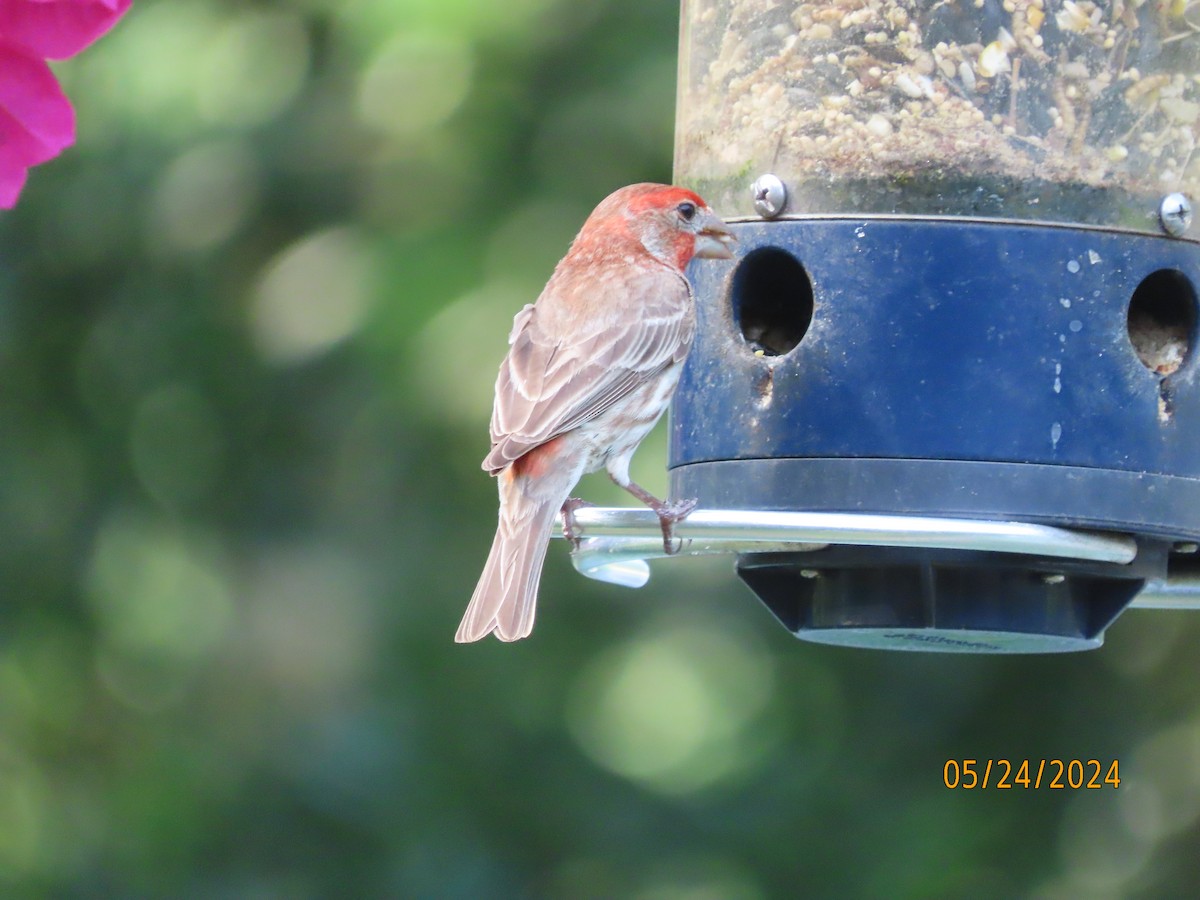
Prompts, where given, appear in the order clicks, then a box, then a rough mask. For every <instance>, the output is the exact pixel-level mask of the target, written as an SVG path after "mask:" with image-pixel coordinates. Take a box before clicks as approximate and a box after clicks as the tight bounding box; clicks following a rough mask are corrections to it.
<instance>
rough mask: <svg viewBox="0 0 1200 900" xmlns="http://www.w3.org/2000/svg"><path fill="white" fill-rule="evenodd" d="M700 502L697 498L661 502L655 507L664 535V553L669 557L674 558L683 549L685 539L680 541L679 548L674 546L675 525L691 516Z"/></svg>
mask: <svg viewBox="0 0 1200 900" xmlns="http://www.w3.org/2000/svg"><path fill="white" fill-rule="evenodd" d="M699 502H700V501H699V500H697V499H696V498H695V497H693V498H691V499H690V500H675V501H667V502H661V503H659V504H658V505H657V506H655V507H654V512H655V514H656V515H657V516H658V523H659V525H661V526H662V534H663V551H664V552H665V553H666V554H667V556H674V555H675V554H676V553H678V552H679V551H680V550H682V549H683V539H682V538H680V539H679V546H677V547H676V546H674V545H673V544H672V541H674V540H675V523H676V522H682V521H683V520H684V519H686V518H687V517H688V516H689V515H691V513H692V510H694V509H695V508H696V505H697V504H698V503H699Z"/></svg>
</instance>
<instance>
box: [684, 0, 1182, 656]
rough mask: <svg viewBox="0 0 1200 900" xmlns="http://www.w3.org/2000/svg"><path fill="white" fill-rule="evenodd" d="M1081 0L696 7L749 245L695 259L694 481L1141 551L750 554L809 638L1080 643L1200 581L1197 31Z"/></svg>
mask: <svg viewBox="0 0 1200 900" xmlns="http://www.w3.org/2000/svg"><path fill="white" fill-rule="evenodd" d="M1059 6H1061V5H1058V6H1047V5H1043V4H1023V3H1017V4H1016V5H1015V6H1014V5H1013V4H1002V3H999V2H997V0H981V2H977V3H974V4H972V3H965V2H959V3H945V2H940V0H879V2H872V3H869V4H851V5H850V6H848V7H847V8H846V9H845V10H841V9H837V8H825V7H822V6H821V5H820V4H817V5H815V6H814V5H812V4H809V3H805V2H802V0H779V2H771V3H765V2H762V0H703V2H700V0H683V4H682V27H681V33H680V34H681V37H680V64H679V91H678V102H677V104H676V130H675V178H676V180H677V181H679V182H680V183H683V184H687V185H689V186H690V187H694V188H695V189H696V190H697V191H698V192H699V193H700V195H701V196H703V197H704V198H705V199H706V200H707V201H708V203H709V204H710V205H711V206H712V207H713V208H714V209H716V210H717V211H718V212H720V213H721V214H722V215H724V216H725V217H726V218H727V219H728V220H730V221H731V222H733V223H735V225H734V228H735V230H736V233H737V237H738V239H739V241H740V244H739V247H738V258H737V259H736V260H735V261H734V262H733V264H732V265H730V264H720V263H712V262H704V261H701V262H698V263H697V264H695V265H694V266H693V267H692V271H691V276H692V278H693V280H694V284H695V287H696V294H697V302H698V307H699V311H700V314H699V332H698V335H697V339H696V344H695V347H694V349H693V352H692V355H691V357H690V358H689V360H688V363H687V366H686V368H685V371H684V374H683V378H682V381H681V383H680V386H679V391H678V394H677V395H676V399H675V404H674V407H673V413H672V418H671V450H670V467H671V492H672V495H673V496H675V497H680V498H683V497H696V498H698V500H699V502H700V508H701V510H703V509H711V510H743V511H748V510H757V511H764V512H765V511H776V512H777V513H778V511H789V512H790V513H794V514H799V513H802V512H805V511H807V512H808V513H810V514H812V515H817V514H824V515H830V514H839V513H840V514H846V513H852V514H868V513H874V514H877V515H890V516H897V517H910V523H911V524H910V525H909V526H908V527H910V528H911V529H912V530H913V532H914V533H916V532H918V531H920V529H921V528H923V527H926V525H923V524H922V522H923V520H924V519H927V518H929V517H943V518H951V519H955V520H959V521H963V522H964V523H974V526H967V525H964V528H967V527H978V528H979V529H980V531H986V530H987V526H994V525H996V523H998V522H1015V523H1026V524H1028V525H1029V526H1030V527H1037V528H1046V526H1053V528H1052V529H1051V530H1054V531H1063V530H1064V529H1066V530H1074V531H1072V532H1071V533H1074V534H1078V533H1079V530H1081V529H1083V530H1086V529H1092V530H1095V531H1097V532H1101V533H1103V534H1104V535H1106V536H1107V537H1106V540H1111V539H1115V536H1117V535H1124V536H1128V537H1131V538H1132V539H1133V540H1134V541H1135V542H1136V544H1137V550H1136V554H1134V555H1133V561H1132V562H1128V561H1116V560H1114V559H1108V560H1107V561H1105V562H1094V561H1093V562H1085V561H1083V560H1082V559H1079V558H1075V559H1066V560H1064V559H1063V558H1056V557H1055V556H1054V555H1053V554H1051V553H1049V552H1046V553H1045V555H1043V556H1039V555H1037V554H1036V553H1035V554H1032V555H1025V556H1021V555H1016V554H1014V553H1010V552H993V548H990V547H985V548H984V549H980V548H979V547H973V548H972V549H971V551H970V552H966V551H964V550H962V549H961V547H960V548H959V549H950V548H951V545H950V544H949V543H947V544H945V545H937V546H935V547H934V548H933V549H931V548H930V547H929V546H925V547H923V548H921V549H918V548H917V544H916V543H914V542H913V541H911V540H907V541H906V540H905V538H906V535H904V534H901V533H897V540H896V542H895V544H894V545H891V544H889V545H881V546H873V547H867V546H853V545H851V546H846V545H844V544H843V545H839V546H835V547H830V548H826V549H824V550H821V549H812V548H808V549H805V550H803V551H796V552H792V551H789V552H786V553H779V552H772V553H760V552H757V551H756V550H753V548H752V550H751V551H749V552H743V553H742V555H741V556H740V557H739V562H738V571H739V573H740V575H741V577H742V578H743V579H744V580H745V581H746V582H747V583H748V584H749V585H750V587H751V588H752V589H753V590H754V591H755V592H756V593H757V594H758V595H759V596H760V597H761V598H762V599H763V600H764V601H765V603H766V604H767V606H768V607H769V608H770V609H771V611H772V612H773V613H774V614H775V615H776V616H777V617H778V618H779V619H780V620H781V621H782V622H783V623H784V625H786V626H787V627H788V628H789V629H790V630H792V631H793V632H795V633H796V634H798V635H800V636H801V637H806V638H810V639H813V640H819V641H827V642H831V643H843V644H858V645H865V646H877V647H892V648H898V649H899V648H903V649H926V650H960V651H967V652H1006V651H1029V652H1039V651H1051V650H1072V649H1084V648H1088V647H1095V646H1097V645H1098V644H1100V642H1101V641H1102V639H1103V634H1104V629H1105V628H1106V627H1107V625H1108V624H1109V623H1111V622H1112V621H1113V619H1115V618H1116V616H1117V615H1119V614H1120V612H1121V611H1122V610H1123V609H1124V608H1125V607H1126V606H1127V605H1128V604H1129V603H1130V601H1131V600H1132V599H1133V598H1134V597H1135V596H1137V595H1139V594H1140V595H1141V596H1139V599H1138V600H1137V603H1138V605H1143V603H1144V598H1145V597H1147V596H1148V595H1150V594H1153V595H1155V596H1157V597H1158V600H1157V601H1156V602H1161V603H1162V604H1164V605H1165V604H1167V603H1170V602H1171V600H1172V598H1173V597H1176V596H1178V595H1179V594H1180V593H1181V592H1183V591H1184V590H1190V591H1193V594H1194V596H1195V597H1198V598H1200V588H1198V586H1200V578H1197V577H1196V576H1197V574H1198V573H1200V569H1197V568H1196V567H1195V566H1192V567H1191V568H1189V567H1188V561H1189V560H1196V559H1197V558H1198V557H1200V554H1196V552H1195V551H1196V547H1197V542H1200V384H1197V376H1196V368H1197V361H1196V355H1197V354H1196V353H1195V352H1194V347H1195V344H1196V340H1197V335H1196V329H1197V297H1196V288H1197V285H1200V244H1198V243H1197V242H1196V234H1195V229H1192V202H1193V201H1194V200H1195V199H1196V198H1198V197H1200V153H1197V152H1196V146H1197V138H1196V135H1197V127H1200V68H1198V66H1200V33H1198V32H1197V31H1196V30H1195V29H1194V28H1193V27H1192V26H1191V25H1189V24H1187V23H1186V22H1182V21H1180V20H1177V19H1176V18H1173V17H1170V16H1162V15H1160V14H1158V13H1156V12H1155V10H1154V9H1153V8H1152V6H1153V5H1152V4H1145V5H1143V6H1141V7H1138V8H1136V9H1135V8H1134V7H1132V6H1129V5H1128V4H1127V5H1126V7H1127V8H1126V10H1125V12H1124V13H1122V14H1120V15H1115V14H1114V15H1112V16H1108V15H1107V14H1106V13H1104V12H1103V10H1101V9H1100V8H1097V9H1096V10H1092V11H1091V12H1085V13H1079V10H1077V9H1075V8H1074V7H1062V8H1061V9H1060V8H1059ZM1189 198H1190V199H1189ZM926 524H927V523H926ZM1048 540H1049V539H1048ZM1121 540H1123V541H1124V540H1125V538H1121ZM741 549H742V548H739V551H740V550H741ZM764 549H766V548H764ZM769 549H771V550H773V551H776V550H779V549H780V548H779V547H778V546H775V547H771V548H769ZM996 549H1001V548H996ZM1037 549H1038V550H1043V551H1049V549H1050V544H1049V543H1044V544H1038V545H1037ZM1189 551H1190V552H1189ZM1022 552H1024V551H1022ZM1177 575H1178V576H1180V577H1179V578H1176V576H1177ZM1163 584H1166V585H1167V587H1168V588H1171V590H1168V591H1163V590H1161V589H1160V586H1161V585H1163ZM1147 585H1149V588H1146V587H1145V586H1147ZM1172 585H1173V586H1172ZM1147 605H1149V604H1147Z"/></svg>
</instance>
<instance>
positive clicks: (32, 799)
mask: <svg viewBox="0 0 1200 900" xmlns="http://www.w3.org/2000/svg"><path fill="white" fill-rule="evenodd" d="M676 32H677V9H676V7H675V6H674V5H672V4H663V3H647V2H644V0H607V2H590V3H583V4H578V3H571V2H568V0H507V2H503V3H493V2H490V0H349V2H335V0H292V2H282V0H281V2H274V3H265V2H264V3H246V2H232V0H225V2H222V0H158V2H152V0H139V2H138V3H137V4H136V6H135V8H134V10H133V11H132V13H131V14H130V15H129V16H128V17H127V18H126V20H125V21H123V22H122V23H121V25H120V26H119V27H118V28H117V30H116V31H115V32H114V33H113V34H111V35H110V36H109V37H107V38H105V39H104V40H102V41H101V42H100V43H99V44H97V45H96V46H95V47H93V48H92V49H90V50H89V51H88V52H87V53H85V54H83V55H82V56H81V57H79V58H78V59H76V60H73V61H71V62H70V63H68V64H64V65H62V66H60V67H59V72H60V74H61V76H62V78H63V80H64V83H65V84H66V86H67V89H68V91H69V92H70V94H71V96H72V97H73V99H74V101H75V103H76V105H77V108H78V112H79V123H80V127H79V144H78V146H77V147H76V148H74V149H72V150H70V151H68V152H67V153H66V154H65V155H64V156H63V157H62V158H60V159H59V160H56V161H54V162H53V163H51V164H49V165H46V166H43V167H41V168H39V169H37V170H35V171H34V172H33V173H32V176H31V179H30V184H29V187H28V189H27V191H26V193H25V196H24V197H23V198H22V200H21V203H20V204H19V206H18V208H17V209H16V210H15V211H13V212H11V213H7V214H5V215H4V216H3V218H2V219H0V423H2V425H0V473H2V478H0V894H2V895H4V896H31V897H37V896H56V897H90V896H100V897H104V896H112V897H239V898H241V897H253V898H267V897H271V898H273V897H279V898H285V897H286V898H307V897H334V896H337V897H346V896H361V897H374V896H379V897H382V896H394V897H464V898H477V897H539V898H540V897H545V898H572V900H574V898H588V897H595V898H600V897H632V898H643V900H650V898H654V900H658V898H688V900H701V898H713V900H724V898H733V900H741V898H745V900H755V898H766V897H785V896H797V895H802V896H829V897H833V896H839V897H852V896H862V897H867V896H872V897H914V898H916V897H951V896H971V897H1011V896H1021V895H1024V896H1037V897H1044V898H1059V897H1062V898H1067V897H1081V896H1087V897H1119V896H1139V895H1140V896H1154V897H1166V896H1185V895H1189V893H1190V892H1189V890H1188V889H1189V887H1191V888H1194V887H1195V886H1196V885H1197V884H1198V883H1200V862H1198V860H1200V856H1197V854H1196V853H1195V847H1196V844H1197V841H1198V840H1200V824H1198V816H1200V699H1198V697H1200V690H1198V688H1197V685H1198V684H1200V654H1197V653H1196V649H1195V648H1196V647H1197V646H1198V645H1200V623H1198V622H1197V621H1196V619H1195V618H1194V617H1192V616H1189V615H1188V614H1182V613H1178V614H1169V613H1155V612H1134V613H1130V614H1127V615H1126V616H1125V617H1123V618H1122V619H1121V620H1120V621H1119V622H1118V623H1117V624H1116V626H1114V628H1113V629H1112V631H1111V632H1110V635H1109V641H1108V645H1107V646H1106V647H1105V648H1104V649H1103V650H1101V651H1098V652H1094V653H1088V654H1081V655H1071V656H1066V657H1061V658H1036V657H1035V658H1013V659H993V658H972V657H941V656H926V655H919V654H918V655H896V654H882V653H870V652H865V651H849V650H838V649H832V648H826V647H820V646H814V645H807V644H802V643H799V642H797V641H795V640H794V639H792V638H791V637H790V636H789V635H787V634H786V633H784V631H783V630H782V629H780V628H778V627H777V626H776V625H774V624H773V622H772V621H771V620H770V618H769V616H768V615H767V614H766V613H765V612H764V611H763V610H762V609H761V608H759V607H758V606H757V604H756V602H755V601H754V600H753V598H752V597H751V596H750V595H749V594H748V592H747V591H746V590H745V589H744V588H742V587H741V586H740V585H739V584H738V583H737V581H736V579H735V578H734V577H733V575H732V573H731V572H730V571H729V569H728V566H727V564H721V565H716V566H714V565H712V564H695V563H691V562H689V563H670V562H668V563H664V564H662V565H661V566H659V568H658V571H657V574H656V576H655V578H654V580H653V581H652V582H651V585H650V586H649V587H647V588H646V589H644V590H642V591H640V592H637V593H633V592H626V591H624V590H622V589H619V588H615V587H610V586H604V585H598V584H594V583H591V582H586V581H584V580H582V579H581V578H579V577H578V576H577V575H575V574H574V573H573V572H572V571H571V570H570V567H569V565H568V563H567V561H566V555H565V553H564V552H563V547H562V546H560V545H555V546H554V547H553V548H552V550H551V554H550V558H549V561H548V564H547V573H546V577H545V580H544V582H543V586H542V604H541V606H542V615H541V617H540V621H539V625H538V629H537V632H536V633H535V636H534V637H533V638H532V639H531V640H529V641H526V642H523V643H521V644H517V645H501V644H499V643H498V642H495V641H488V642H485V643H483V644H480V645H476V646H467V647H460V646H456V645H454V644H453V643H452V641H451V637H452V635H453V632H454V628H455V626H456V624H457V620H458V618H459V616H460V614H461V612H462V610H463V608H464V606H465V603H466V600H467V598H468V597H469V596H470V593H471V589H472V587H473V585H474V581H475V577H476V575H477V573H478V569H479V567H480V566H481V565H482V562H483V558H484V555H485V554H486V550H487V547H488V544H489V540H490V536H491V530H492V528H493V524H494V515H495V494H494V488H493V485H492V483H491V481H490V480H489V479H488V478H487V477H486V476H485V475H484V474H483V473H482V472H481V471H479V468H478V461H479V460H480V459H481V458H482V456H483V455H484V453H485V451H486V444H487V417H488V412H489V408H490V403H491V384H492V380H493V377H494V373H495V370H496V365H497V364H498V362H499V360H500V358H501V356H502V355H503V352H504V349H505V344H504V336H505V334H506V333H507V328H508V323H509V319H510V317H511V315H512V314H513V313H514V312H515V311H516V310H517V309H519V308H520V306H521V305H522V304H523V303H525V302H526V301H528V300H529V299H532V298H533V297H534V296H535V295H536V293H537V291H538V289H539V288H540V286H541V284H542V283H543V282H544V280H545V278H546V277H547V275H548V273H549V271H550V269H551V267H552V266H553V263H554V261H555V260H556V259H557V258H558V257H559V256H560V255H561V253H562V252H563V250H564V249H565V247H566V245H567V243H568V242H569V240H570V238H571V237H572V236H573V234H574V231H575V229H576V228H577V227H578V225H579V223H580V222H581V221H582V220H583V218H584V216H585V215H586V214H587V212H588V211H589V210H590V209H591V207H592V206H593V205H594V204H595V203H596V202H597V201H598V200H599V199H600V198H601V197H602V196H604V195H605V194H606V193H607V192H608V191H610V190H611V189H613V188H615V187H617V186H619V185H621V184H624V183H628V182H632V181H640V180H669V178H670V158H671V142H672V131H673V97H674V66H675V46H676ZM664 457H665V442H664V441H663V439H662V434H661V431H660V432H659V433H658V434H656V435H655V436H654V437H653V438H652V439H651V440H650V441H649V442H648V443H647V445H646V447H645V448H644V449H643V451H642V453H641V454H640V456H639V458H638V459H637V461H636V467H637V469H636V471H635V473H634V474H635V477H637V478H638V479H639V480H641V481H643V483H645V484H647V485H648V486H650V487H652V488H654V489H658V490H660V491H661V490H662V489H663V488H664V487H665V484H666V477H665V472H664V471H663V460H664ZM583 492H584V493H585V494H586V495H587V496H589V497H591V498H592V499H593V500H597V501H601V502H609V503H614V502H624V500H625V498H623V497H621V496H619V493H618V492H617V491H616V490H615V489H614V488H612V487H611V485H608V484H607V483H606V482H604V480H603V479H600V478H595V479H589V480H587V481H585V484H584V488H583ZM963 757H975V758H979V759H986V758H988V757H1004V758H1010V759H1019V758H1024V757H1032V758H1042V757H1062V758H1073V757H1082V758H1088V757H1097V758H1101V759H1106V760H1107V759H1112V758H1116V759H1119V760H1120V761H1121V766H1122V770H1121V774H1122V776H1123V777H1124V779H1125V780H1124V781H1123V782H1122V785H1121V787H1120V788H1119V789H1118V790H1116V791H1113V790H1111V789H1108V790H1104V791H1061V792H1058V791H1048V790H1044V789H1043V790H1041V791H1038V792H1033V791H1029V792H1025V791H1020V790H1017V791H1013V792H998V791H989V792H987V793H981V792H965V791H949V790H947V789H946V788H945V787H944V786H943V785H942V767H943V764H944V763H945V761H946V760H947V759H948V758H963Z"/></svg>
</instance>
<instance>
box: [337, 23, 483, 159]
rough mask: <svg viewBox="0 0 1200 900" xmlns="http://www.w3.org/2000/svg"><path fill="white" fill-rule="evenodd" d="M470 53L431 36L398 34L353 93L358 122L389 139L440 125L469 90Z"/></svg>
mask: <svg viewBox="0 0 1200 900" xmlns="http://www.w3.org/2000/svg"><path fill="white" fill-rule="evenodd" d="M472 69H473V65H472V60H471V49H470V47H469V46H468V45H467V44H466V42H464V41H463V40H461V39H459V38H455V37H452V36H450V35H446V34H437V33H433V32H411V33H403V32H402V33H400V34H398V35H397V36H396V37H395V38H393V39H392V40H391V41H389V42H388V43H387V44H385V45H384V46H383V48H382V49H381V50H380V51H379V52H378V53H377V54H376V55H375V57H374V59H372V60H371V62H370V64H369V65H368V66H367V68H366V70H365V71H364V72H363V75H362V82H361V83H360V85H359V91H358V112H359V115H360V117H361V118H362V120H363V121H364V122H365V123H367V124H368V125H371V126H372V127H374V128H377V129H379V130H380V131H382V132H384V133H386V134H391V135H419V134H421V133H422V132H425V131H428V130H429V129H432V128H436V127H437V126H438V125H441V124H442V123H443V122H445V121H446V120H447V119H448V118H450V116H451V115H453V114H454V112H455V110H457V109H458V107H459V106H460V105H462V102H463V100H465V99H466V97H467V93H468V92H469V91H470V89H471V73H472Z"/></svg>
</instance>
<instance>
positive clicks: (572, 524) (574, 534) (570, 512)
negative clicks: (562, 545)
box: [560, 497, 596, 550]
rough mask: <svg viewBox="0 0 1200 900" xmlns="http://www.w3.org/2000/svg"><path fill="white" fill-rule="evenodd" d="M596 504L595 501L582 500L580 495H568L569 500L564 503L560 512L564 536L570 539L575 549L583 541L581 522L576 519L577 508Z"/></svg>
mask: <svg viewBox="0 0 1200 900" xmlns="http://www.w3.org/2000/svg"><path fill="white" fill-rule="evenodd" d="M595 505H596V504H594V503H588V502H587V501H586V500H580V499H579V498H578V497H568V498H567V502H566V503H564V504H563V505H562V509H561V510H560V512H561V514H562V520H563V537H565V538H566V539H567V540H568V541H570V543H571V547H572V549H573V550H578V549H579V544H580V542H581V539H580V537H579V523H578V522H576V521H575V510H577V509H581V508H582V507H585V506H595Z"/></svg>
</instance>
